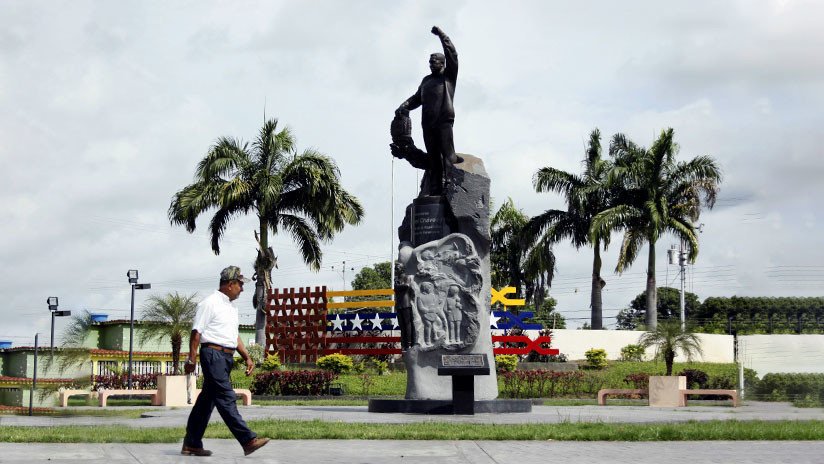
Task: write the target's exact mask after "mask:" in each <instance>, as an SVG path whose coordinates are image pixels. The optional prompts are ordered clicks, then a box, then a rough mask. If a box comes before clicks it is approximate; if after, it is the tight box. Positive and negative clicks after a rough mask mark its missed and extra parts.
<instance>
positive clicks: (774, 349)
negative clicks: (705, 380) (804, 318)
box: [738, 335, 824, 377]
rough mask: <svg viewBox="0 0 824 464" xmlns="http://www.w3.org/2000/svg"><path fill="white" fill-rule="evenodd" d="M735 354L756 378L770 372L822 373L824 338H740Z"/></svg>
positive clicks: (792, 336) (753, 336)
mask: <svg viewBox="0 0 824 464" xmlns="http://www.w3.org/2000/svg"><path fill="white" fill-rule="evenodd" d="M738 343H739V346H738V352H739V354H740V358H741V361H742V362H743V363H744V367H746V368H749V369H754V370H755V372H757V373H758V376H759V377H763V376H764V374H768V373H770V372H817V373H824V335H743V336H741V337H738Z"/></svg>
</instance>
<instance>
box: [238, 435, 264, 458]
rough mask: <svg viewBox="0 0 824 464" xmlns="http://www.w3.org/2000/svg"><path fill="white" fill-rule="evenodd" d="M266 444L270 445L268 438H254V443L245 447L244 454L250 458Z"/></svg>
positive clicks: (251, 442)
mask: <svg viewBox="0 0 824 464" xmlns="http://www.w3.org/2000/svg"><path fill="white" fill-rule="evenodd" d="M266 443H269V439H268V438H253V439H252V441H250V442H249V443H246V444H245V445H243V454H244V455H245V456H249V455H250V454H252V453H254V452H255V451H257V450H258V449H259V448H263V446H264V445H265V444H266Z"/></svg>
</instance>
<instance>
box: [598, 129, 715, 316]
mask: <svg viewBox="0 0 824 464" xmlns="http://www.w3.org/2000/svg"><path fill="white" fill-rule="evenodd" d="M673 132H674V131H673V130H672V129H671V128H670V129H667V130H664V131H662V132H661V135H660V136H659V137H658V138H657V139H656V140H655V142H653V144H652V147H650V148H649V149H645V148H643V147H640V146H638V145H636V144H634V143H633V142H632V141H630V140H629V139H627V137H626V136H624V135H622V134H616V135H615V136H614V137H613V139H612V143H611V144H610V155H611V156H612V157H613V167H612V169H611V170H610V172H609V175H608V182H607V184H608V185H609V186H611V188H616V189H618V190H617V191H618V192H619V193H618V198H617V199H616V201H615V204H614V206H612V207H610V208H608V209H607V210H605V211H602V212H600V213H599V214H598V215H596V216H595V218H594V219H593V224H592V230H591V234H592V236H593V237H597V236H604V234H606V233H609V232H610V231H613V230H623V231H624V237H623V241H622V243H621V251H620V253H619V256H618V264H617V266H616V267H615V271H616V272H618V273H622V272H623V271H624V270H625V269H627V268H628V267H629V266H630V265H631V264H632V263H633V262H634V261H635V258H636V257H637V256H638V251H639V249H640V248H641V246H642V245H643V244H644V243H645V242H646V243H647V244H648V245H649V259H648V262H647V312H646V326H647V329H648V330H655V327H656V325H657V321H658V316H657V302H658V299H657V295H656V291H655V289H656V283H655V242H656V241H658V239H659V238H660V237H661V236H662V235H663V234H664V233H666V232H670V233H672V234H674V235H675V236H676V237H678V238H679V239H681V240H683V241H685V242H686V243H687V244H688V245H689V256H688V258H689V260H690V262H694V261H695V258H696V257H697V256H698V237H697V236H696V233H695V227H694V226H693V224H694V223H695V222H696V221H697V220H698V217H699V215H700V213H701V205H702V203H703V204H704V205H705V206H706V207H707V208H712V207H713V206H714V205H715V198H716V196H717V194H718V185H719V184H720V183H721V177H722V176H721V169H720V168H719V167H718V166H717V164H716V163H715V160H713V159H712V158H711V157H709V156H698V157H695V158H693V159H692V160H690V161H688V162H676V161H675V156H676V154H677V152H678V146H677V145H676V144H675V142H674V141H673Z"/></svg>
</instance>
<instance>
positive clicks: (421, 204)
mask: <svg viewBox="0 0 824 464" xmlns="http://www.w3.org/2000/svg"><path fill="white" fill-rule="evenodd" d="M446 208H447V206H446V201H445V200H444V199H443V197H419V198H416V199H414V200H413V201H412V216H413V217H412V245H413V246H418V245H421V244H424V243H428V242H431V241H433V240H440V239H442V238H444V237H446V236H447V235H449V232H450V229H449V225H448V224H447V223H446Z"/></svg>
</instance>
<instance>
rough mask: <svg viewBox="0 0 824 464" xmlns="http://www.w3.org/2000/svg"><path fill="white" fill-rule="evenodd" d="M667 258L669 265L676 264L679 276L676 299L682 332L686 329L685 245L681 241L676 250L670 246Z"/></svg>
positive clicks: (673, 246)
mask: <svg viewBox="0 0 824 464" xmlns="http://www.w3.org/2000/svg"><path fill="white" fill-rule="evenodd" d="M676 254H677V255H678V259H677V262H676ZM667 258H669V263H670V264H678V272H679V274H680V276H681V294H680V296H679V298H678V307H679V309H680V310H681V311H680V312H681V331H682V332H683V331H684V329H685V328H686V310H685V308H684V307H685V306H686V304H685V302H684V283H685V282H686V278H687V273H686V272H685V271H686V266H687V250H686V244H685V243H684V241H683V240H681V246H680V247H679V248H678V249H676V248H675V245H672V247H670V249H669V250H667Z"/></svg>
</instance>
